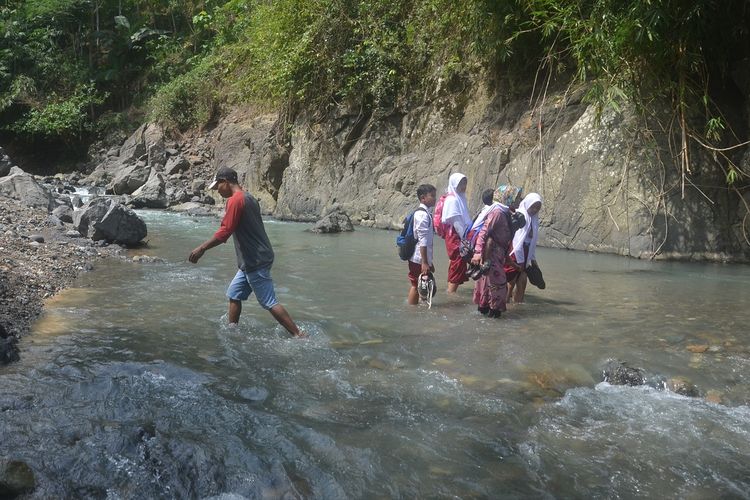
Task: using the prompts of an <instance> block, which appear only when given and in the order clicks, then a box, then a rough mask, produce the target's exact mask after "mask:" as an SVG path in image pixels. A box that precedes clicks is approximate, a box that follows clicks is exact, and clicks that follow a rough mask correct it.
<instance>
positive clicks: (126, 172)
mask: <svg viewBox="0 0 750 500" xmlns="http://www.w3.org/2000/svg"><path fill="white" fill-rule="evenodd" d="M150 175H151V169H150V168H148V167H139V166H137V165H130V166H128V167H124V168H122V169H121V170H119V171H118V172H117V173H116V174H115V178H114V179H113V180H112V182H111V183H110V184H109V186H107V189H108V190H110V191H111V192H112V193H113V194H133V193H134V192H135V191H136V190H137V189H138V188H140V187H141V186H143V185H144V184H145V183H146V181H148V179H149V176H150Z"/></svg>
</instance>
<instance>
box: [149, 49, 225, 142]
mask: <svg viewBox="0 0 750 500" xmlns="http://www.w3.org/2000/svg"><path fill="white" fill-rule="evenodd" d="M212 75H213V68H212V67H211V65H210V64H209V63H208V62H207V61H206V62H205V63H203V64H201V65H199V66H197V67H195V68H193V69H192V70H191V71H189V72H187V73H185V74H183V75H180V76H178V77H176V78H175V79H173V80H172V81H171V82H169V83H167V84H166V85H164V86H162V87H161V88H160V89H159V90H158V92H157V93H156V95H155V96H154V97H153V99H151V100H150V102H149V118H150V119H151V120H154V121H159V122H161V123H162V124H164V125H166V126H167V127H170V128H176V129H179V130H187V129H189V128H191V127H199V126H202V125H204V124H206V123H208V122H209V121H211V120H212V119H213V118H214V117H215V115H216V113H217V111H218V109H219V93H218V90H217V89H218V86H217V85H216V82H215V80H214V78H213V76H212Z"/></svg>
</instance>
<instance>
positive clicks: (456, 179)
mask: <svg viewBox="0 0 750 500" xmlns="http://www.w3.org/2000/svg"><path fill="white" fill-rule="evenodd" d="M467 182H468V181H467V179H466V176H465V175H464V174H459V173H455V174H451V176H450V178H449V179H448V189H447V190H446V193H447V194H448V196H446V198H445V201H444V202H443V216H442V219H441V222H442V223H443V224H446V225H447V226H449V227H448V230H447V231H446V233H445V249H446V251H447V252H448V259H450V265H449V266H448V292H449V293H454V292H455V291H456V290H458V285H460V284H461V283H464V282H466V280H467V278H466V262H464V260H463V259H462V258H461V253H460V251H459V248H460V245H461V238H462V237H463V235H464V233H465V232H466V229H467V228H468V227H470V226H471V215H470V214H469V207H468V205H467V203H466V184H467Z"/></svg>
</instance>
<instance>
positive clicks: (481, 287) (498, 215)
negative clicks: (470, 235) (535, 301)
mask: <svg viewBox="0 0 750 500" xmlns="http://www.w3.org/2000/svg"><path fill="white" fill-rule="evenodd" d="M490 240H491V243H490ZM510 241H511V234H510V227H508V219H507V217H506V215H505V213H504V212H503V210H502V209H501V208H498V209H496V210H493V211H492V213H490V214H489V215H488V216H487V220H486V222H485V223H484V227H482V229H481V231H479V235H478V236H477V242H476V245H475V246H474V255H477V254H479V255H482V252H483V251H484V247H485V246H486V245H488V244H490V245H491V247H490V248H489V250H488V251H489V256H488V258H489V260H490V262H491V265H490V269H489V271H488V272H487V273H486V274H485V275H484V276H482V277H481V278H479V279H478V280H477V282H476V284H475V285H474V303H475V304H476V305H477V306H479V307H481V308H490V309H491V310H493V311H505V298H506V295H507V281H506V279H505V270H504V269H503V265H504V264H505V258H506V255H507V253H508V247H509V245H510Z"/></svg>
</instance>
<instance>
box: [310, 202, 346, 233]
mask: <svg viewBox="0 0 750 500" xmlns="http://www.w3.org/2000/svg"><path fill="white" fill-rule="evenodd" d="M311 231H312V232H313V233H341V232H349V231H354V225H352V221H351V219H349V216H348V215H347V214H346V213H345V212H343V211H342V210H341V209H339V208H334V209H333V210H331V211H330V212H328V213H327V214H326V215H324V216H323V217H322V218H321V219H320V220H319V221H318V222H316V223H315V226H313V228H312V229H311Z"/></svg>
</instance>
